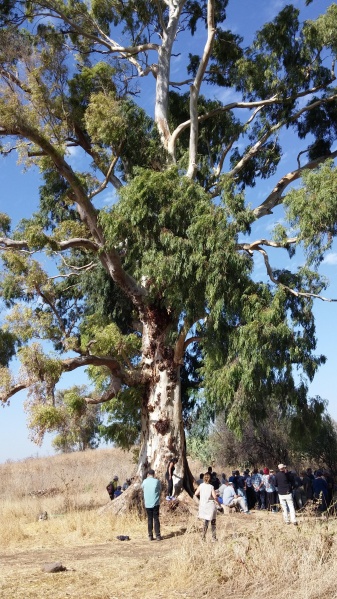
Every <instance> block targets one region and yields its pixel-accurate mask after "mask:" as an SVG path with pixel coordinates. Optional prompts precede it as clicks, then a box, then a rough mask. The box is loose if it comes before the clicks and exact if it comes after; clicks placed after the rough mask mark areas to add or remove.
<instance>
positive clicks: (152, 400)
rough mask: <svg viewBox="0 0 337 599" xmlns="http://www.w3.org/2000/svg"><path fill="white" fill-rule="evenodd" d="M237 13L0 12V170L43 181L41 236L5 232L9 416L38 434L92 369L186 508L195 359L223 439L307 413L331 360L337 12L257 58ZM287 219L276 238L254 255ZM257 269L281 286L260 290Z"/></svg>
mask: <svg viewBox="0 0 337 599" xmlns="http://www.w3.org/2000/svg"><path fill="white" fill-rule="evenodd" d="M227 4H228V0H208V1H207V0H201V1H199V2H195V1H192V0H156V1H145V0H125V1H122V0H92V1H90V2H83V1H76V0H69V1H63V0H41V1H35V0H30V1H29V2H28V1H27V2H26V1H24V0H22V1H19V0H18V1H16V0H4V1H3V2H2V3H1V7H2V8H1V31H0V48H1V50H0V77H1V83H0V135H1V139H2V147H1V148H2V154H3V155H4V156H5V155H6V154H8V153H11V152H14V151H16V152H17V153H18V155H19V157H20V160H21V161H24V163H25V164H26V165H27V166H29V165H33V166H35V167H36V166H37V167H38V168H39V169H40V173H41V178H42V184H41V187H40V209H39V211H38V212H37V213H36V214H33V215H32V218H30V219H29V220H25V221H22V222H21V223H20V225H19V226H18V227H17V228H16V229H15V230H14V231H11V226H10V220H9V218H8V217H7V216H6V215H5V214H2V215H1V231H2V237H1V239H0V247H1V250H2V252H1V253H2V259H3V265H4V267H3V274H2V278H1V294H2V298H3V300H4V301H5V302H6V305H7V308H8V310H7V312H6V314H5V320H4V322H3V328H4V331H5V332H6V335H10V339H11V343H12V340H13V336H14V338H15V339H16V340H17V350H18V351H17V356H18V358H19V359H20V361H21V370H20V372H19V374H18V375H17V376H16V377H13V375H11V374H10V372H9V370H7V368H6V367H5V366H4V367H3V368H2V370H1V398H2V400H3V402H7V401H8V400H9V399H10V398H11V397H12V396H13V395H14V394H15V393H16V392H17V391H19V390H22V389H26V390H27V391H28V393H29V407H30V412H31V419H32V422H33V425H34V426H35V427H37V428H39V429H40V431H42V432H43V431H44V430H47V429H48V426H49V425H50V422H51V420H52V419H53V417H56V416H55V412H54V410H57V407H56V405H55V385H57V384H58V383H59V381H60V379H61V377H62V374H63V373H64V372H69V371H74V370H75V369H80V368H82V369H83V368H87V369H88V373H89V376H90V377H91V380H92V381H93V383H94V385H95V386H94V389H93V392H92V393H91V394H89V395H90V396H89V397H87V402H88V403H90V402H91V403H99V402H103V403H104V402H108V405H110V406H113V407H112V408H111V409H115V410H117V411H118V410H119V411H120V412H123V409H124V408H123V406H126V408H125V410H126V411H128V413H130V414H131V413H132V418H131V416H130V418H131V420H132V423H134V421H135V418H137V415H138V416H139V418H140V421H141V434H140V442H141V449H140V457H139V468H138V473H139V475H140V476H141V475H142V474H143V473H144V470H145V469H146V468H147V467H148V465H149V464H150V465H151V466H152V467H154V468H155V469H156V470H157V471H158V472H159V473H161V474H162V473H163V471H164V468H165V464H166V462H167V460H168V459H169V458H170V457H172V456H177V457H178V458H179V462H178V467H177V474H178V475H179V476H180V477H181V481H182V482H183V484H184V486H185V488H186V489H187V490H189V491H190V490H191V475H190V472H189V468H188V464H187V460H186V451H185V437H184V428H183V419H182V403H181V369H182V367H183V365H184V362H185V360H186V359H187V358H188V357H189V356H193V355H195V353H196V352H197V351H200V350H201V352H202V360H203V362H202V371H201V373H199V374H201V375H202V379H203V382H202V387H203V396H204V397H205V398H207V401H209V402H211V403H212V405H213V406H214V409H217V408H219V409H221V410H224V409H225V411H226V415H227V421H228V423H229V424H230V425H231V426H232V427H233V426H239V425H240V423H241V422H243V421H244V420H245V418H246V416H247V414H250V416H251V417H252V418H253V419H258V418H259V417H263V416H264V414H265V413H266V411H267V409H268V402H269V401H270V398H271V397H272V398H273V402H277V403H278V404H279V405H280V406H288V405H289V404H290V405H294V406H295V408H296V409H297V410H299V411H301V410H305V409H307V398H306V391H307V384H306V380H308V379H309V380H310V379H312V377H313V376H314V373H315V371H316V369H317V367H318V365H319V364H320V363H322V361H323V358H322V357H321V356H315V355H314V350H315V327H314V321H313V315H312V302H313V299H314V298H315V297H319V298H321V299H322V295H321V292H322V289H323V288H324V282H322V281H321V280H320V278H319V277H318V275H317V273H316V272H315V270H314V268H315V267H316V266H317V265H318V264H319V262H320V260H321V259H322V254H323V252H324V251H325V250H326V249H327V248H328V247H330V245H331V243H332V239H333V236H334V234H335V228H336V226H335V222H336V212H337V201H336V198H337V194H336V191H337V179H336V173H335V169H334V166H333V159H334V157H335V156H336V155H337V152H336V151H332V147H333V142H334V141H335V139H336V132H337V131H336V127H337V125H336V123H337V119H336V116H337V104H336V99H337V90H336V88H335V83H334V81H335V74H334V60H335V54H336V50H337V31H336V29H337V18H336V17H337V6H336V5H335V4H331V6H330V7H329V9H328V11H327V13H326V14H324V15H322V16H320V17H319V18H317V20H315V21H307V22H301V21H300V16H299V11H298V10H297V9H295V8H294V7H293V6H291V5H288V6H286V7H285V8H284V9H283V10H282V11H281V12H280V13H279V14H278V15H277V16H276V17H275V19H274V20H273V21H272V22H270V23H267V24H265V25H264V26H263V27H262V28H261V29H260V30H259V31H258V32H257V34H256V36H255V39H254V41H253V43H252V44H251V45H250V46H249V47H245V46H244V45H243V40H242V38H241V37H240V35H238V34H236V33H233V32H232V31H228V30H226V27H225V25H226V8H227ZM237 12H238V15H237V19H238V28H237V29H238V31H240V11H239V8H238V11H237ZM178 64H179V76H177V75H175V77H174V79H175V80H174V81H173V80H172V79H173V78H172V76H171V70H172V65H173V66H174V68H175V72H177V66H178ZM222 92H224V93H222ZM220 97H226V98H228V100H229V101H228V102H221V101H220V100H219V99H218V98H220ZM145 108H146V110H145ZM282 132H283V133H282ZM281 139H286V140H287V142H288V150H287V151H288V152H289V151H290V150H289V148H291V149H292V150H293V153H294V154H293V170H291V171H290V172H288V171H286V170H285V169H284V166H283V163H282V148H281ZM74 155H76V156H77V157H78V160H77V162H76V161H75V160H74ZM80 164H81V165H82V168H80V167H79V166H76V165H80ZM83 165H84V166H83ZM277 169H278V170H277ZM276 172H277V173H279V178H278V180H277V182H276V184H275V182H274V183H273V184H270V185H269V186H268V181H267V179H268V178H269V177H270V176H271V175H275V173H276ZM263 180H266V181H264V182H263ZM261 182H263V186H262V187H261V189H259V193H258V194H256V196H254V195H253V193H252V192H250V193H248V191H249V189H250V190H252V189H253V188H255V186H257V185H258V184H259V185H260V184H261ZM294 183H296V186H294ZM263 190H264V194H265V195H264V198H263V200H262V201H258V199H257V198H258V197H259V196H260V195H261V193H262V191H263ZM107 191H109V194H110V195H109V197H110V203H109V204H106V203H105V204H104V202H103V201H102V199H101V198H102V197H104V198H105V199H106V197H107ZM288 191H289V193H288ZM255 197H256V199H255ZM104 206H105V207H104ZM276 206H283V207H284V221H283V225H282V226H281V225H278V226H277V227H275V230H274V233H273V234H272V235H271V236H270V238H267V235H263V236H261V237H259V238H257V237H254V236H252V235H251V236H250V231H251V228H252V225H253V223H254V222H255V221H258V220H260V219H263V218H264V217H266V216H268V215H271V214H272V212H273V209H274V208H275V207H276ZM253 230H254V229H253ZM298 246H302V247H304V249H305V251H306V255H307V263H306V265H305V266H303V267H302V268H300V269H299V270H297V271H296V272H293V273H291V272H290V271H289V270H284V269H283V270H282V269H279V270H276V269H275V268H273V266H272V262H271V258H270V254H269V250H270V249H271V248H272V250H271V251H273V252H274V254H273V256H274V255H275V251H274V250H275V248H276V249H278V250H280V251H281V252H282V251H283V252H285V251H288V253H289V254H290V255H292V254H293V253H294V252H295V250H296V248H297V247H298ZM42 253H45V254H47V255H48V257H49V260H50V262H51V261H54V263H55V264H54V266H53V267H51V266H49V267H48V268H47V269H46V270H44V269H43V268H42V265H41V254H42ZM255 254H259V255H262V256H263V259H264V262H265V266H266V275H267V276H266V279H265V280H267V277H268V278H269V282H268V284H267V283H265V282H259V281H256V280H255V281H254V278H253V276H252V273H253V264H254V255H255ZM56 267H57V268H58V271H56ZM4 334H5V333H4ZM47 341H49V342H51V343H52V344H53V353H52V352H50V351H49V349H50V344H48V342H47ZM11 347H12V346H11ZM296 369H301V371H302V372H303V377H304V378H303V379H302V380H301V382H300V383H298V382H296V380H297V379H295V377H294V370H296ZM305 377H307V378H305ZM187 379H188V377H187ZM130 426H131V424H130Z"/></svg>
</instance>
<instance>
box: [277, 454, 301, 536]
mask: <svg viewBox="0 0 337 599" xmlns="http://www.w3.org/2000/svg"><path fill="white" fill-rule="evenodd" d="M278 469H279V472H276V474H275V479H276V486H277V487H278V496H279V499H280V505H281V508H282V511H283V519H284V522H285V523H286V524H290V522H291V524H295V525H297V521H296V514H295V508H294V501H293V496H292V493H291V492H292V481H291V476H290V472H288V471H287V466H286V465H285V464H279V465H278ZM289 516H290V521H289Z"/></svg>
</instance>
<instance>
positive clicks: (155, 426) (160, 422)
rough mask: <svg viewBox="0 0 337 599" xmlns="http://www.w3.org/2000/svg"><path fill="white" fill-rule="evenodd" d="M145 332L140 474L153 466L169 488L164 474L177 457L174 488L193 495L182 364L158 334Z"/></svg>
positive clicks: (176, 490)
mask: <svg viewBox="0 0 337 599" xmlns="http://www.w3.org/2000/svg"><path fill="white" fill-rule="evenodd" d="M143 334H144V337H143V339H144V344H145V345H146V346H147V349H146V350H145V352H144V355H145V356H146V360H145V361H146V362H147V367H148V368H149V367H150V369H151V373H152V375H151V377H150V379H151V380H150V383H148V384H147V386H146V389H145V392H144V396H143V402H142V414H141V425H142V428H141V440H140V453H139V463H138V471H137V474H138V477H139V478H140V480H142V479H143V478H144V476H146V472H147V470H148V468H153V470H154V471H155V473H156V477H157V478H159V479H160V480H161V481H162V483H164V485H165V486H164V488H165V490H166V489H167V481H166V480H165V474H166V471H167V467H168V464H169V461H170V460H171V459H172V458H175V457H176V458H178V462H177V464H176V466H175V472H174V474H175V477H174V491H175V493H176V494H177V493H179V492H180V491H181V490H182V489H185V491H187V492H188V493H189V494H190V495H193V492H194V491H193V476H192V474H191V472H190V469H189V466H188V462H187V457H186V440H185V432H184V426H183V418H182V403H181V386H180V364H176V363H175V361H174V350H173V349H172V348H170V347H167V346H164V345H163V343H162V342H161V339H160V337H161V336H160V337H159V336H158V335H156V336H155V337H156V338H153V336H152V339H151V338H150V337H149V336H147V335H146V332H144V331H143Z"/></svg>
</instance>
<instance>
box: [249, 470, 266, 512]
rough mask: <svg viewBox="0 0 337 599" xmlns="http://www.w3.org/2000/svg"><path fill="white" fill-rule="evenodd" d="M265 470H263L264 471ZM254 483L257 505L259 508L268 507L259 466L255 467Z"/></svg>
mask: <svg viewBox="0 0 337 599" xmlns="http://www.w3.org/2000/svg"><path fill="white" fill-rule="evenodd" d="M262 472H263V471H262ZM252 485H253V489H254V493H255V504H256V505H255V507H256V508H257V509H258V510H260V509H261V510H265V509H266V490H265V487H264V484H263V480H262V474H260V472H259V471H258V469H257V468H254V470H253V474H252Z"/></svg>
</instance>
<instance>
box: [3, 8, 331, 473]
mask: <svg viewBox="0 0 337 599" xmlns="http://www.w3.org/2000/svg"><path fill="white" fill-rule="evenodd" d="M286 4H287V2H283V1H281V0H276V1H272V0H260V1H258V0H240V2H237V1H236V0H230V2H229V7H228V11H227V15H228V18H227V22H226V27H228V28H231V29H232V30H233V31H234V32H235V33H238V34H240V35H242V36H243V37H244V38H245V41H246V42H247V44H248V42H249V41H250V40H251V37H252V36H253V34H254V31H255V30H256V29H258V28H259V27H260V26H261V25H262V24H263V23H264V22H265V21H266V20H269V19H271V18H273V16H275V14H276V13H277V12H278V11H279V10H281V9H282V8H283V7H284V6H285V5H286ZM294 4H295V6H297V7H299V8H300V9H301V10H302V9H303V18H312V17H314V16H316V15H318V14H320V13H321V12H323V11H324V10H325V9H326V7H327V6H329V5H330V4H331V3H330V2H327V1H325V0H314V2H313V3H312V4H311V5H310V6H309V7H304V1H302V0H301V1H296V2H294ZM238 7H239V10H238ZM238 13H239V14H238ZM203 42H204V31H202V30H201V31H200V33H198V35H197V36H196V38H195V43H196V44H199V43H200V44H202V43H203ZM191 51H193V50H192V49H191ZM179 63H180V57H177V58H176V59H175V61H174V65H173V68H172V79H175V78H176V75H178V74H179ZM177 78H178V77H177ZM147 85H148V83H147ZM150 90H153V84H152V83H151V85H149V86H148V87H147V94H146V100H144V102H143V106H148V107H150V106H151V92H150ZM226 93H227V92H226ZM218 97H219V96H218ZM219 99H222V100H224V98H220V97H219ZM231 99H233V98H231ZM150 114H151V112H150ZM151 116H152V115H151ZM79 159H80V157H79V156H74V160H79ZM293 168H294V164H293V162H290V159H289V156H288V155H287V152H286V153H285V155H284V156H283V159H282V162H281V167H280V169H279V172H278V176H277V177H276V178H275V181H276V180H277V179H278V177H279V175H282V174H285V173H286V172H288V171H289V170H292V169H293ZM272 185H273V180H269V181H266V182H265V183H264V186H263V187H261V186H259V185H258V186H257V188H256V191H255V190H254V192H253V194H254V193H256V194H257V195H256V197H255V198H252V201H253V200H254V203H259V202H260V201H261V200H262V199H263V197H264V194H265V191H266V190H268V189H271V188H272ZM38 186H39V176H38V172H37V170H31V171H27V172H23V171H22V166H20V165H19V166H17V164H16V158H15V156H14V155H12V154H11V155H10V156H7V157H6V158H4V157H0V189H1V192H0V212H7V213H8V214H9V215H10V216H11V217H12V219H13V224H16V223H17V222H18V220H20V219H21V218H23V217H29V216H30V215H31V213H32V212H33V211H34V210H36V209H37V206H38ZM112 197H113V194H112V192H111V191H108V190H107V191H106V193H105V196H104V198H102V200H101V201H103V203H108V202H109V201H111V199H112ZM280 214H281V212H280ZM277 217H278V213H277V210H276V211H275V213H274V216H273V219H274V220H275V218H276V219H277ZM271 222H272V218H270V224H271ZM260 226H261V225H260V223H257V225H256V226H255V232H256V235H257V237H259V236H260V235H261V231H259V227H260ZM263 227H264V233H265V234H266V230H267V229H266V224H265V219H264V223H263ZM267 227H268V222H267ZM278 259H279V258H278ZM299 259H300V256H299V257H298V256H296V257H295V259H294V260H293V261H291V263H290V266H291V268H292V269H293V268H294V266H295V265H296V264H297V263H296V260H297V261H298V260H299ZM288 261H289V257H288V255H287V254H286V253H284V254H283V255H282V258H281V261H280V263H279V264H275V263H273V265H274V266H279V265H280V264H282V265H283V266H285V265H286V264H287V263H288ZM336 266H337V246H336V249H335V250H332V251H331V252H329V254H328V255H327V257H326V260H325V262H324V263H323V265H322V273H323V274H324V275H326V276H327V277H328V278H329V280H330V287H329V288H328V290H327V291H326V293H325V295H326V296H328V297H330V298H337V277H336ZM256 273H257V275H260V273H261V277H262V276H263V273H264V266H263V264H262V261H261V262H259V261H258V260H257V262H256ZM314 312H315V316H316V324H317V337H318V347H317V352H318V353H323V354H325V355H326V356H327V358H328V360H327V363H326V364H325V365H324V366H322V367H321V368H320V370H319V372H318V374H317V376H316V378H315V380H314V382H313V383H312V384H311V386H310V395H311V396H314V395H320V396H321V397H323V398H325V399H327V400H328V402H329V404H328V410H329V412H330V414H331V415H332V417H333V418H335V419H336V420H337V394H336V393H335V385H336V384H337V372H336V359H335V346H336V343H335V339H334V335H335V329H336V326H335V322H336V315H337V303H327V302H322V301H319V300H317V301H316V303H315V308H314ZM75 382H77V383H78V382H79V373H73V374H71V375H68V377H67V380H64V381H62V387H66V386H67V385H68V384H74V383H75ZM25 397H26V394H25V393H24V392H21V393H20V394H18V395H16V396H14V397H13V398H12V399H11V402H10V406H5V407H4V408H2V409H0V463H1V462H4V461H6V460H8V459H13V460H17V459H23V458H26V457H29V456H38V455H40V456H42V455H51V454H52V453H53V450H52V447H51V438H50V437H48V436H47V438H46V440H45V442H44V443H43V445H42V446H41V448H39V447H37V446H36V445H35V444H33V443H32V442H30V440H29V432H28V429H27V427H26V414H25V412H24V408H23V402H24V400H25Z"/></svg>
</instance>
